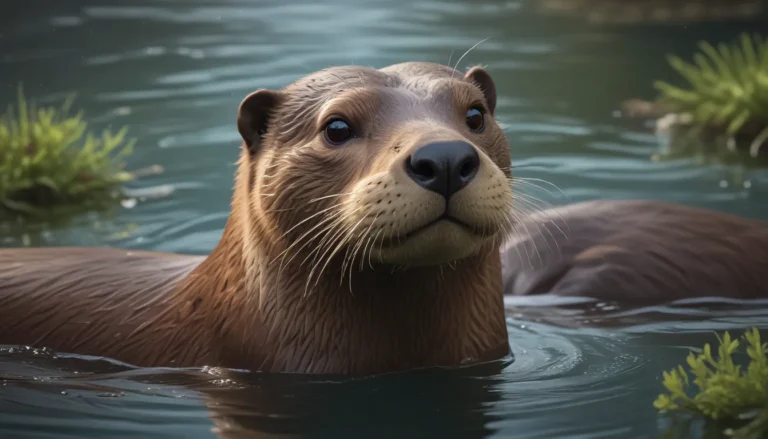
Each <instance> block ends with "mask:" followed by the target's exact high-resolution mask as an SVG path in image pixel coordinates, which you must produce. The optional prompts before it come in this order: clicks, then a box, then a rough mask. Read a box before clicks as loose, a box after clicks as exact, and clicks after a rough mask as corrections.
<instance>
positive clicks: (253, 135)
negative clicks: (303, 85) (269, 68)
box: [237, 89, 282, 154]
mask: <svg viewBox="0 0 768 439" xmlns="http://www.w3.org/2000/svg"><path fill="white" fill-rule="evenodd" d="M281 100H282V96H281V95H280V92H277V91H272V90H265V89H261V90H256V91H255V92H253V93H251V94H249V95H248V96H246V98H245V99H243V101H242V102H241V103H240V107H239V108H238V110H237V130H238V131H240V136H242V138H243V141H245V146H246V147H247V148H248V151H249V152H250V153H251V154H253V153H256V152H257V151H258V150H259V146H260V145H261V138H262V136H263V135H264V134H265V133H266V132H267V124H268V123H269V116H270V115H271V113H272V111H273V110H274V109H275V108H277V106H278V105H279V104H280V102H281Z"/></svg>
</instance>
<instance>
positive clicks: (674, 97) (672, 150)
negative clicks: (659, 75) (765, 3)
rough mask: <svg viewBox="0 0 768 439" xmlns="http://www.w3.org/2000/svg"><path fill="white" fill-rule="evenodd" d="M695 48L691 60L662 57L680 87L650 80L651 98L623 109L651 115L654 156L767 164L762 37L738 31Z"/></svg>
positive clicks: (766, 44)
mask: <svg viewBox="0 0 768 439" xmlns="http://www.w3.org/2000/svg"><path fill="white" fill-rule="evenodd" d="M699 49H700V52H699V53H696V54H694V56H693V59H692V61H686V60H683V59H682V58H680V57H678V56H676V55H669V56H668V61H669V64H670V65H671V66H672V68H673V69H674V70H675V71H676V72H677V73H678V74H679V75H680V81H679V82H680V83H681V85H673V84H671V83H669V82H666V81H656V82H655V84H654V86H655V88H656V89H657V90H658V92H659V93H660V95H659V97H658V98H657V99H656V101H654V102H645V101H642V100H638V99H633V100H629V101H626V102H624V103H623V105H622V107H623V108H622V109H623V111H624V113H625V114H626V115H628V116H630V117H633V116H635V117H656V118H657V120H656V132H657V134H658V135H659V136H661V137H663V138H664V139H666V141H665V142H663V144H662V152H661V153H660V154H659V155H657V157H656V158H658V159H664V158H677V157H682V156H686V157H691V156H693V157H696V158H699V159H700V160H702V161H707V162H709V161H720V162H740V163H746V164H760V165H765V164H768V148H766V147H765V145H766V143H768V39H767V38H764V37H761V36H759V35H748V34H742V35H741V36H740V37H739V39H738V40H737V41H733V42H730V43H719V44H717V45H714V44H712V43H709V42H706V41H702V42H700V43H699Z"/></svg>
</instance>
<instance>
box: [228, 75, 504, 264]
mask: <svg viewBox="0 0 768 439" xmlns="http://www.w3.org/2000/svg"><path fill="white" fill-rule="evenodd" d="M495 106H496V88H495V86H494V83H493V80H492V79H491V77H490V75H489V74H488V73H487V72H486V71H485V70H484V69H483V68H480V67H474V68H472V69H471V70H469V71H468V72H467V73H466V74H461V73H458V72H456V71H455V70H454V69H451V68H448V67H446V66H442V65H438V64H430V63H404V64H397V65H394V66H390V67H387V68H384V69H381V70H374V69H370V68H364V67H356V66H347V67H337V68H331V69H327V70H323V71H320V72H317V73H314V74H312V75H309V76H307V77H305V78H302V79H300V80H298V81H297V82H295V83H293V84H291V85H289V86H288V87H286V88H285V89H284V90H280V91H271V90H259V91H256V92H255V93H252V94H251V95H249V96H248V97H247V98H246V99H245V100H244V101H243V102H242V104H241V105H240V109H239V115H238V128H239V131H240V133H241V135H242V137H243V139H244V151H243V159H242V160H244V161H245V162H246V165H245V166H244V167H241V172H245V173H246V174H247V178H246V177H245V176H243V175H241V177H240V179H241V181H242V183H241V185H242V186H245V187H246V189H244V190H245V191H246V192H247V197H248V199H249V206H250V210H249V214H248V222H249V223H250V224H258V225H257V227H256V228H258V230H259V231H260V233H263V234H266V235H267V236H269V239H270V240H272V241H274V242H272V244H274V245H275V246H276V247H277V248H279V249H280V250H281V251H280V252H279V253H278V255H281V256H282V259H285V258H288V259H290V260H296V261H298V262H303V263H307V264H315V265H317V264H319V263H322V264H326V265H327V264H328V263H329V262H330V261H331V260H333V259H334V258H337V260H339V261H343V262H344V263H346V265H349V263H350V262H352V261H355V260H360V261H363V260H364V261H365V263H366V265H371V266H373V264H387V265H402V266H409V265H418V266H424V265H438V264H443V263H450V262H452V261H457V260H460V259H464V258H468V257H471V256H473V255H476V254H478V253H479V252H481V251H498V249H497V248H495V247H494V245H497V244H498V243H499V241H500V240H501V239H502V238H504V237H505V235H506V233H508V231H509V230H510V225H511V224H510V222H511V217H510V215H511V204H512V192H511V186H510V152H509V145H508V142H507V140H506V138H505V136H504V134H503V133H502V130H501V128H500V127H499V125H498V124H497V123H496V121H495V119H494V111H495ZM243 168H244V169H243ZM296 258H298V259H296Z"/></svg>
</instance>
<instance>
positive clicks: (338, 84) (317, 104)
mask: <svg viewBox="0 0 768 439" xmlns="http://www.w3.org/2000/svg"><path fill="white" fill-rule="evenodd" d="M495 99H496V97H495V88H494V87H493V82H492V81H491V79H490V77H489V76H488V75H487V73H485V71H484V70H482V69H480V68H475V69H472V70H470V71H469V72H467V73H466V74H461V73H459V72H455V71H453V70H452V69H450V68H447V67H445V66H439V65H435V64H425V63H406V64H400V65H396V66H391V67H388V68H386V69H382V70H373V69H367V68H362V67H341V68H334V69H329V70H326V71H321V72H318V73H315V74H313V75H310V76H309V77H306V78H302V79H300V80H299V81H297V82H296V83H294V84H292V85H290V86H288V87H287V88H286V89H285V90H281V91H269V90H259V91H257V92H255V93H253V94H251V95H250V96H249V97H247V98H246V99H245V100H244V101H243V103H242V104H241V107H240V111H239V114H238V129H239V131H240V133H241V135H242V136H243V139H244V144H243V151H242V153H241V159H240V164H239V168H238V173H237V177H236V184H235V194H234V198H233V203H232V212H231V216H230V218H229V221H228V223H227V225H226V227H225V230H224V234H223V236H222V239H221V241H220V242H219V244H218V245H217V247H216V248H215V249H214V251H213V252H212V253H211V255H209V256H208V257H207V258H200V257H191V256H183V255H168V254H155V253H149V252H130V251H125V250H118V249H73V248H61V249H13V250H3V251H0V343H14V344H32V345H36V346H47V347H50V348H52V349H55V350H59V351H65V352H76V353H81V354H90V355H99V356H109V357H112V358H115V359H119V360H123V361H126V362H129V363H134V364H137V365H143V366H160V365H176V366H200V365H210V366H225V367H234V368H247V369H251V370H263V371H291V372H311V373H343V374H368V373H377V372H388V371H397V370H403V369H411V368H418V367H427V366H436V365H458V364H461V363H462V362H465V361H481V360H489V359H497V358H500V357H502V356H504V355H506V354H508V352H509V346H508V343H507V333H506V324H505V319H504V311H503V301H502V297H501V295H500V294H499V292H500V291H501V288H502V285H501V264H500V260H499V257H498V243H499V242H500V241H501V240H502V239H503V238H504V237H505V236H506V234H507V231H508V225H509V221H510V218H509V212H510V211H509V207H510V204H511V198H512V197H511V189H510V188H509V185H508V184H507V182H508V178H509V162H510V158H509V147H508V143H507V142H506V139H505V138H504V136H503V134H502V131H501V129H500V128H499V127H498V125H497V124H496V123H495V121H494V120H493V117H492V114H493V110H494V106H495ZM472 105H480V106H482V107H484V108H485V109H486V110H487V117H486V128H485V130H484V131H483V132H482V133H475V132H470V131H469V130H468V129H467V127H466V125H465V123H464V117H465V114H466V111H467V110H468V109H469V108H470V106H472ZM332 114H335V115H338V114H341V115H343V116H344V118H345V120H348V121H349V122H351V124H352V125H353V126H354V127H355V129H356V132H357V133H359V134H360V136H359V137H358V138H355V139H354V140H352V141H350V142H349V143H348V144H346V145H343V146H340V147H331V146H329V145H328V144H326V143H325V141H324V140H323V136H322V127H323V124H324V122H325V121H326V120H327V118H328V117H329V116H330V115H332ZM436 140H462V141H466V142H470V143H471V144H472V145H474V147H475V148H476V150H477V151H478V153H479V156H480V170H479V172H478V174H477V176H476V177H475V179H474V180H473V181H472V182H471V183H470V184H469V185H468V186H466V187H465V188H463V189H462V190H461V191H459V192H457V193H456V194H455V195H454V196H453V197H452V198H451V201H450V203H446V201H445V200H444V199H443V198H442V197H440V196H438V195H436V194H435V193H433V192H431V191H427V190H425V189H423V188H421V187H420V186H418V185H417V184H416V183H414V182H413V181H412V180H410V179H409V178H408V177H407V176H406V173H405V171H404V160H405V159H406V158H407V157H409V155H410V154H411V152H412V151H413V150H414V149H415V148H417V147H419V146H420V145H423V144H425V143H426V142H431V141H436ZM443 212H447V213H448V214H450V215H451V216H453V217H454V218H458V219H460V220H461V221H463V222H464V223H466V224H468V225H470V227H471V230H470V229H465V228H463V227H459V226H456V225H454V224H453V223H450V222H445V221H442V222H440V223H437V224H435V225H434V226H431V227H430V228H428V229H426V230H424V231H422V232H420V233H418V234H415V235H413V236H411V237H408V238H407V239H405V238H403V236H405V234H407V233H408V232H410V231H412V230H415V229H418V228H420V227H422V226H424V225H426V224H427V223H429V222H430V221H431V220H433V219H434V218H435V217H438V216H439V215H440V214H442V213H443Z"/></svg>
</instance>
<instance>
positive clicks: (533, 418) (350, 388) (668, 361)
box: [0, 0, 768, 438]
mask: <svg viewBox="0 0 768 439" xmlns="http://www.w3.org/2000/svg"><path fill="white" fill-rule="evenodd" d="M556 3H557V2H553V1H537V0H529V1H499V0H496V1H493V0H485V1H479V2H475V1H471V2H470V1H442V2H438V1H400V0H396V1H351V0H347V1H344V0H338V1H333V2H322V3H310V2H307V3H304V4H300V3H297V2H278V1H246V0H218V1H213V0H209V1H202V0H187V1H183V2H182V1H168V0H142V1H136V0H122V1H121V0H111V1H108V0H101V1H97V0H90V1H87V0H69V1H59V0H35V1H21V0H4V1H3V2H2V5H1V6H0V79H2V81H0V102H8V101H10V100H11V99H13V98H14V96H15V92H16V84H17V83H18V82H20V81H23V84H24V89H25V92H26V94H27V95H28V96H30V97H35V98H36V99H39V100H43V101H55V100H56V99H59V98H61V97H62V96H64V95H65V94H66V93H69V92H72V91H76V92H77V93H78V100H77V101H76V104H77V105H78V106H79V107H81V108H84V109H85V110H86V115H87V116H88V117H89V119H90V120H92V121H93V123H94V127H95V128H102V127H105V126H107V125H112V126H119V125H123V124H128V125H130V126H131V134H132V135H133V136H135V137H136V138H137V139H138V140H139V142H138V145H137V148H136V153H135V154H134V156H133V157H132V158H131V159H130V160H129V165H130V167H131V168H139V167H144V166H149V165H153V164H160V165H162V166H163V167H164V168H165V170H166V171H165V173H164V174H162V175H161V176H158V177H153V178H150V179H146V180H143V181H141V182H139V183H137V184H134V185H132V187H134V188H142V187H148V186H158V185H170V186H171V187H173V188H174V190H175V192H174V193H173V194H172V195H171V196H170V197H167V198H163V199H160V200H147V201H142V200H139V201H140V202H139V203H137V204H136V205H135V206H133V207H131V208H124V209H120V210H118V211H116V212H115V213H114V214H113V215H111V216H106V217H104V216H96V215H83V216H81V217H78V218H76V219H74V220H73V221H71V222H68V223H66V224H63V225H59V226H57V227H54V228H51V227H33V226H30V225H12V226H8V225H5V226H2V227H0V246H4V247H12V246H20V245H24V244H34V245H112V246H120V247H126V248H136V249H152V250H161V251H177V252H187V253H207V252H209V251H210V250H211V249H212V248H213V246H214V245H215V244H216V242H217V240H218V239H219V237H220V233H221V230H222V227H223V226H224V222H225V220H226V217H227V214H228V208H229V199H230V194H231V187H232V173H233V171H234V161H235V160H236V157H237V153H238V147H239V137H238V134H237V131H236V129H235V124H234V122H235V119H234V117H235V111H236V108H237V104H238V103H239V102H240V100H241V99H242V98H243V97H244V96H245V95H246V94H247V93H248V92H250V91H252V90H254V89H256V88H261V87H273V88H278V87H281V86H283V85H285V84H287V83H289V82H290V81H292V80H294V79H296V78H297V77H299V76H301V75H304V74H306V73H309V72H311V71H314V70H317V69H320V68H323V67H326V66H329V65H336V64H349V63H356V64H367V65H372V66H384V65H387V64H391V63H396V62H401V61H408V60H427V61H436V62H443V63H447V62H448V60H449V59H451V60H452V62H456V60H458V59H459V57H460V56H461V55H462V54H463V53H464V52H465V51H466V50H467V49H468V48H469V47H471V46H472V45H474V44H475V43H477V42H478V41H480V40H483V39H485V38H487V37H491V39H490V40H488V41H486V42H485V43H483V44H481V45H480V46H479V47H477V48H476V49H475V50H473V51H472V52H471V53H470V54H468V55H467V56H466V57H464V58H463V60H462V63H461V65H460V66H459V67H462V68H463V67H466V66H468V65H472V64H478V63H481V64H484V65H487V66H488V69H489V70H490V72H491V73H492V74H493V76H494V79H495V81H496V84H497V88H498V91H499V93H500V99H499V105H498V116H499V119H500V121H501V122H502V123H503V126H504V128H505V131H506V133H507V135H508V136H509V138H510V141H511V145H512V153H513V159H514V166H515V172H516V174H517V175H518V176H521V177H529V178H538V179H543V180H546V181H548V182H550V183H552V184H554V185H556V186H557V188H559V190H557V189H553V188H552V187H548V190H549V191H551V192H552V193H551V194H548V193H547V192H545V191H542V190H534V188H532V187H521V188H520V190H523V191H526V192H529V193H531V194H532V195H534V196H536V197H540V198H542V199H543V200H545V201H546V202H547V203H551V204H561V203H566V202H570V201H578V200H584V199H593V198H636V197H648V198H656V199H664V200H671V201H678V202H684V203H688V204H693V205H698V206H706V207H710V208H714V209H718V210H723V211H729V212H733V213H737V214H741V215H747V216H753V217H761V218H768V173H767V172H766V171H761V170H739V169H736V168H733V167H725V166H714V165H707V166H701V165H697V164H695V163H693V162H692V161H690V160H678V161H672V162H665V163H656V162H653V161H651V160H650V159H649V157H650V155H651V154H653V153H654V152H655V151H656V150H657V149H658V140H657V139H656V138H655V136H654V135H653V134H652V130H651V129H650V128H649V127H648V126H647V125H645V124H644V123H642V122H639V121H630V120H626V119H622V118H619V117H616V114H615V112H616V110H617V109H618V103H619V102H620V101H621V100H624V99H627V98H632V97H643V98H651V97H653V96H654V94H653V90H652V88H651V83H652V81H653V80H654V79H674V78H675V75H674V74H673V72H672V71H671V70H670V69H669V67H668V66H667V64H666V62H665V60H664V55H665V54H666V53H668V52H675V53H679V54H683V55H685V54H690V53H691V51H692V50H694V49H695V45H696V42H697V41H698V40H700V39H709V40H713V41H721V40H728V39H731V38H733V37H735V36H736V35H737V34H738V33H739V32H741V31H744V30H747V31H758V30H761V29H762V30H764V29H766V28H768V26H766V25H767V24H768V18H766V16H765V14H763V15H760V14H758V15H753V16H752V18H743V17H744V16H749V14H746V13H745V14H742V15H739V14H733V15H735V17H734V18H732V19H731V20H730V21H723V22H717V23H711V22H709V23H707V22H688V23H685V22H678V23H675V24H671V23H663V22H662V23H659V22H658V20H655V21H645V22H643V21H641V22H639V23H635V24H631V25H629V24H623V25H620V26H619V25H613V26H612V25H596V24H594V23H592V24H590V20H587V19H585V18H584V15H585V14H581V13H579V14H576V13H574V15H568V14H564V13H562V8H561V9H557V11H559V12H549V13H548V12H547V9H545V8H544V6H545V5H549V6H550V7H552V5H553V4H556ZM595 3H596V4H597V3H599V4H605V3H608V2H606V1H600V2H597V1H596V2H595ZM615 3H616V4H624V3H632V4H638V5H640V4H646V3H650V2H640V1H637V2H615ZM664 3H665V2H655V3H654V4H662V5H663V4H664ZM672 3H675V4H678V3H682V2H672ZM705 3H712V4H715V3H714V2H705ZM743 3H744V5H746V6H742V8H744V9H745V10H746V9H748V8H750V7H751V8H753V10H755V9H754V8H757V10H759V9H760V7H761V6H760V2H754V1H749V2H743ZM580 4H583V5H585V6H583V8H586V7H589V4H590V2H587V1H582V2H581V3H580ZM670 4H671V3H670ZM724 4H725V6H724V7H723V8H725V9H728V10H729V11H734V10H736V8H738V7H739V6H738V5H739V4H740V3H739V2H736V3H734V2H725V3H724ZM755 5H757V6H755ZM627 7H630V6H627ZM583 8H582V9H583ZM641 9H642V8H641ZM721 9H722V8H721ZM550 11H552V9H550ZM625 12H626V11H625ZM630 12H631V11H630ZM641 12H642V11H641ZM747 12H748V11H747ZM612 14H614V16H617V17H618V15H616V14H617V13H612ZM630 16H631V14H630ZM635 16H637V13H635ZM640 16H643V15H642V14H641V15H640ZM662 17H663V14H662ZM740 17H741V18H740ZM591 21H595V20H591ZM597 21H600V20H597ZM619 21H622V20H619ZM623 21H627V20H623ZM629 21H632V20H629ZM662 21H663V20H662ZM734 176H739V178H738V179H736V178H734ZM519 305H525V303H509V332H510V343H511V345H512V348H513V351H514V353H515V361H514V362H511V363H509V364H502V363H493V364H489V365H484V366H481V367H474V368H468V369H462V370H441V371H434V370H433V371H420V372H413V373H407V374H395V375H389V376H383V377H374V378H368V379H361V380H353V381H349V380H341V379H339V380H334V379H331V378H323V379H318V378H316V377H297V376H291V375H263V374H248V373H245V372H240V371H218V370H203V371H201V370H178V369H135V368H132V367H130V366H128V365H120V364H115V363H109V362H107V361H106V360H103V359H87V358H81V357H71V356H64V355H63V354H59V355H56V354H54V353H50V352H44V351H26V350H23V351H21V352H20V351H19V350H18V348H10V347H5V348H3V349H2V350H0V437H2V438H43V437H46V438H63V437H72V438H86V437H89V438H105V437H142V438H151V437H158V438H160V437H162V438H171V437H174V438H175V437H178V438H188V437H201V438H204V437H217V436H219V435H220V436H221V437H238V438H240V437H297V436H301V437H328V438H346V437H348V438H360V437H363V438H376V437H462V438H476V437H514V438H557V437H569V438H581V437H583V438H587V437H589V438H597V437H600V438H609V437H610V438H613V437H616V438H650V437H656V436H658V434H659V433H660V432H662V431H664V428H665V425H664V422H663V421H660V420H658V419H657V417H656V413H655V411H654V409H653V407H652V406H651V403H652V401H653V399H654V398H655V396H656V395H657V394H658V393H659V392H660V391H661V384H660V377H661V371H662V370H665V369H669V368H671V367H673V366H675V365H677V364H679V363H682V362H684V357H685V355H686V353H687V349H688V348H689V347H694V346H700V345H701V344H703V343H704V342H711V341H713V340H714V336H713V334H712V331H714V330H717V331H722V330H725V329H732V330H737V331H738V332H740V331H739V329H740V328H745V327H748V326H752V325H758V326H760V327H768V319H767V317H768V307H766V306H765V305H761V304H754V303H752V304H747V305H744V304H730V305H727V306H724V305H723V304H720V306H719V307H717V309H716V310H707V309H703V308H701V306H697V305H696V304H693V305H689V306H685V307H683V306H680V307H674V308H670V307H666V308H660V309H652V310H642V311H636V312H626V313H625V314H621V315H617V313H620V312H621V310H611V309H610V307H603V309H602V310H598V311H595V313H594V315H589V316H587V315H584V314H582V313H580V312H576V314H573V315H572V314H568V313H566V312H565V311H563V312H562V313H560V314H555V313H554V312H553V311H551V310H541V311H535V310H532V309H525V310H521V309H520V308H519ZM527 305H531V304H530V303H528V304H527ZM606 308H608V309H606ZM594 319H609V320H612V321H613V322H614V323H617V322H618V323H621V327H620V328H619V329H616V328H606V327H601V326H599V325H597V326H596V325H594V324H593V325H592V326H591V327H580V326H583V325H584V324H587V323H589V320H594ZM555 323H556V324H555ZM11 349H14V350H13V352H12V351H11Z"/></svg>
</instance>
